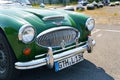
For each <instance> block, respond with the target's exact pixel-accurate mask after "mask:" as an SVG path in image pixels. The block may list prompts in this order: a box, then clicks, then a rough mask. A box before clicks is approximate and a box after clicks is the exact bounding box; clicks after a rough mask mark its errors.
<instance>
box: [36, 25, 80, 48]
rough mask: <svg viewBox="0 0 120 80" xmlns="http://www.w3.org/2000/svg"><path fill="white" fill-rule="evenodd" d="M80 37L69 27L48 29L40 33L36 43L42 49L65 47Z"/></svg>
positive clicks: (78, 33) (76, 31) (75, 30)
mask: <svg viewBox="0 0 120 80" xmlns="http://www.w3.org/2000/svg"><path fill="white" fill-rule="evenodd" d="M79 37H80V32H79V31H78V30H77V29H75V28H72V27H69V26H62V27H56V28H50V29H48V30H45V31H43V32H41V33H40V34H39V35H38V36H37V38H36V43H37V44H38V45H39V46H42V47H52V48H56V47H65V46H67V45H70V44H72V43H74V42H75V41H76V39H78V38H79Z"/></svg>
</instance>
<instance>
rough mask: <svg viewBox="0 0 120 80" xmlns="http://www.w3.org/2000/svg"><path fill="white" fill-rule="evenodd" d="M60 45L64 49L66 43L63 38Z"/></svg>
mask: <svg viewBox="0 0 120 80" xmlns="http://www.w3.org/2000/svg"><path fill="white" fill-rule="evenodd" d="M60 45H61V47H62V49H64V48H65V46H66V43H65V41H64V40H62V42H61V44H60Z"/></svg>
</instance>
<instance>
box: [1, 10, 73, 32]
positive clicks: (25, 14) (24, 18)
mask: <svg viewBox="0 0 120 80" xmlns="http://www.w3.org/2000/svg"><path fill="white" fill-rule="evenodd" d="M0 14H2V15H5V16H8V17H10V18H12V19H15V20H16V21H17V22H19V23H21V24H23V25H24V24H31V25H33V26H35V27H36V29H37V30H38V29H39V31H43V30H45V29H48V28H51V27H56V26H62V25H69V26H72V23H71V21H70V19H69V18H70V17H69V16H68V15H67V14H63V13H62V12H58V11H53V10H51V9H33V8H24V9H21V8H10V9H8V8H7V9H6V8H5V9H0Z"/></svg>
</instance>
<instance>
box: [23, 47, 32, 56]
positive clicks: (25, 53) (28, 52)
mask: <svg viewBox="0 0 120 80" xmlns="http://www.w3.org/2000/svg"><path fill="white" fill-rule="evenodd" d="M23 53H24V55H26V56H28V55H30V53H31V49H30V48H26V49H25V50H24V51H23Z"/></svg>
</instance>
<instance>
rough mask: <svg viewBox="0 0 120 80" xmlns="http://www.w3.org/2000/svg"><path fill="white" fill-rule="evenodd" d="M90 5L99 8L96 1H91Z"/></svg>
mask: <svg viewBox="0 0 120 80" xmlns="http://www.w3.org/2000/svg"><path fill="white" fill-rule="evenodd" d="M92 4H93V5H94V7H95V8H100V5H99V4H98V3H97V2H96V1H93V2H92Z"/></svg>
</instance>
